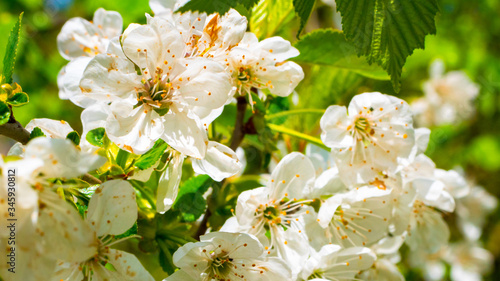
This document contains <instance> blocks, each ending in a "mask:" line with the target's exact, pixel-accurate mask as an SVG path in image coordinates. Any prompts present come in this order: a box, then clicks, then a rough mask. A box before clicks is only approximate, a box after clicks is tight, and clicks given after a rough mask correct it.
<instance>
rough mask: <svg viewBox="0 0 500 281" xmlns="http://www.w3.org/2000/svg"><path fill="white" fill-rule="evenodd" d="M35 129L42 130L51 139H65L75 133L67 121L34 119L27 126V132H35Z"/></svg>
mask: <svg viewBox="0 0 500 281" xmlns="http://www.w3.org/2000/svg"><path fill="white" fill-rule="evenodd" d="M35 127H38V128H40V129H41V130H42V132H43V133H44V134H45V136H47V137H49V138H56V139H65V138H66V136H67V135H68V134H69V133H71V132H73V131H74V130H73V128H71V126H70V125H69V124H68V122H66V121H62V120H60V121H58V120H52V119H48V118H40V119H33V120H31V121H30V122H29V123H28V124H27V125H26V130H28V131H30V132H31V131H33V129H34V128H35Z"/></svg>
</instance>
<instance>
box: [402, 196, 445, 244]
mask: <svg viewBox="0 0 500 281" xmlns="http://www.w3.org/2000/svg"><path fill="white" fill-rule="evenodd" d="M449 238H450V229H449V228H448V225H447V224H446V222H445V221H444V219H443V217H442V215H441V213H439V212H438V211H437V210H435V209H433V208H431V207H428V206H426V205H425V204H424V203H423V202H422V201H420V200H415V201H414V203H413V210H412V214H411V216H410V221H409V225H408V233H407V236H406V240H405V242H406V244H407V245H408V246H409V247H410V249H411V250H412V251H422V252H425V253H429V254H433V253H436V252H437V251H439V250H440V249H441V248H442V247H443V246H446V245H447V244H448V239H449Z"/></svg>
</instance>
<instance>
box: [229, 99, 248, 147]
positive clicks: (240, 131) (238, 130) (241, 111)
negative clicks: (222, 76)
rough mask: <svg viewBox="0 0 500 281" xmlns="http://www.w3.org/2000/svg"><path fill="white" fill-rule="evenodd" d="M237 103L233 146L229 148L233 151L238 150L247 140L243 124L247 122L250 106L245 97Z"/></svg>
mask: <svg viewBox="0 0 500 281" xmlns="http://www.w3.org/2000/svg"><path fill="white" fill-rule="evenodd" d="M236 101H237V104H236V120H235V123H234V131H233V137H232V139H231V145H230V146H229V147H230V148H231V149H232V150H236V149H237V148H238V146H240V144H241V142H242V141H243V139H244V138H245V125H244V124H243V122H244V121H245V112H246V110H247V104H248V102H247V99H246V98H245V97H238V98H237V99H236Z"/></svg>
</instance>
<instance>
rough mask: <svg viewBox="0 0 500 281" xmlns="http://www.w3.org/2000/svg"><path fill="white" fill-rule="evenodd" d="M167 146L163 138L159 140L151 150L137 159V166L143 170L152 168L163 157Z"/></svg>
mask: <svg viewBox="0 0 500 281" xmlns="http://www.w3.org/2000/svg"><path fill="white" fill-rule="evenodd" d="M167 148H168V144H167V143H165V142H164V141H163V140H161V139H159V140H157V141H156V143H155V145H154V146H153V147H152V148H151V149H150V150H148V151H147V152H146V153H144V154H143V155H141V157H139V158H138V159H137V161H136V162H135V166H136V167H137V168H139V169H141V170H146V169H148V168H150V167H151V166H153V164H154V163H156V162H157V161H158V160H159V159H160V158H161V156H162V155H163V153H165V150H166V149H167Z"/></svg>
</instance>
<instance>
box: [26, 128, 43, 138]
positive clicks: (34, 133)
mask: <svg viewBox="0 0 500 281" xmlns="http://www.w3.org/2000/svg"><path fill="white" fill-rule="evenodd" d="M38 137H45V134H44V133H43V131H42V129H40V128H38V127H35V128H33V130H32V131H31V133H30V140H32V139H34V138H38Z"/></svg>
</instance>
